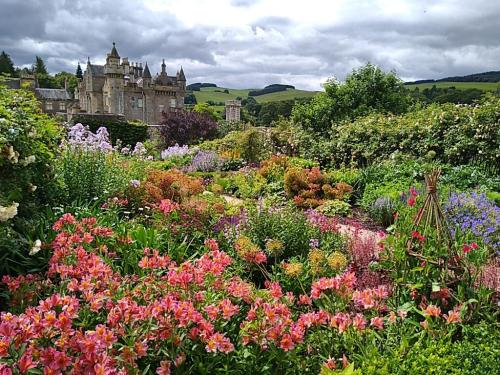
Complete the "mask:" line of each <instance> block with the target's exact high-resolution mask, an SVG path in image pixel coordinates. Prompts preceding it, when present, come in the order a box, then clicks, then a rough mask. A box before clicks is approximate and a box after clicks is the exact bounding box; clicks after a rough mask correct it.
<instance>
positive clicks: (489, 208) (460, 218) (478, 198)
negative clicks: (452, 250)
mask: <svg viewBox="0 0 500 375" xmlns="http://www.w3.org/2000/svg"><path fill="white" fill-rule="evenodd" d="M444 212H445V215H446V218H447V220H448V223H449V224H450V226H451V228H450V229H451V232H452V235H453V236H457V235H459V233H465V232H470V233H472V234H473V235H474V236H476V237H477V238H478V239H481V240H482V242H483V243H484V244H486V245H488V246H491V247H492V248H493V249H494V250H495V251H500V208H499V207H498V206H496V205H495V204H494V203H493V202H492V201H490V200H489V199H488V198H487V197H486V195H485V194H484V193H481V194H479V193H477V192H472V193H453V194H451V196H450V198H449V199H448V201H447V202H446V204H445V206H444Z"/></svg>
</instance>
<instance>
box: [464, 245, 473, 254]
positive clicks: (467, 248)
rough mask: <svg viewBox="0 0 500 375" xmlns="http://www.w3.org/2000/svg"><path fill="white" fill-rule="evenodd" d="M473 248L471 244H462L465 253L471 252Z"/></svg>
mask: <svg viewBox="0 0 500 375" xmlns="http://www.w3.org/2000/svg"><path fill="white" fill-rule="evenodd" d="M471 250H472V247H470V246H469V245H467V244H465V245H464V246H462V251H463V252H464V254H467V253H468V252H470V251H471Z"/></svg>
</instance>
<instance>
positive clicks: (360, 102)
mask: <svg viewBox="0 0 500 375" xmlns="http://www.w3.org/2000/svg"><path fill="white" fill-rule="evenodd" d="M324 88H325V92H324V93H321V94H319V95H317V96H316V97H314V98H313V100H312V101H311V102H310V103H308V104H303V105H299V106H296V107H295V108H294V110H293V121H294V123H296V124H299V125H300V126H301V127H302V128H304V129H306V130H307V129H309V130H312V131H314V132H320V133H322V132H325V131H328V130H329V129H330V128H331V126H332V123H334V122H338V121H342V120H354V119H356V118H358V117H361V116H365V115H367V114H369V113H372V112H378V113H393V114H400V113H404V112H406V111H407V110H408V108H409V107H410V105H411V103H412V99H411V96H410V95H409V92H408V90H407V89H406V88H405V87H404V84H403V81H402V80H401V79H399V77H398V76H396V74H395V73H394V72H388V73H386V72H384V71H382V70H381V69H380V68H378V67H377V66H375V65H372V64H366V65H365V66H363V67H361V68H359V69H357V70H353V72H352V73H351V74H349V75H348V76H347V78H346V81H345V82H339V81H338V80H336V79H335V78H332V79H329V80H328V81H327V82H326V83H325V84H324Z"/></svg>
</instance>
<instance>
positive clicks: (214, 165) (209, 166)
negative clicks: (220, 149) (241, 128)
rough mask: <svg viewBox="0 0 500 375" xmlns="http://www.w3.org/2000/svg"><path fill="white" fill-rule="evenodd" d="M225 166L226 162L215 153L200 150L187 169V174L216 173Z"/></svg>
mask: <svg viewBox="0 0 500 375" xmlns="http://www.w3.org/2000/svg"><path fill="white" fill-rule="evenodd" d="M223 165H224V160H223V159H222V158H221V157H219V155H217V154H216V153H215V152H212V151H203V150H200V151H198V152H197V153H196V155H195V156H194V157H193V159H192V160H191V164H189V165H188V166H187V168H186V171H187V172H215V171H219V170H220V169H221V168H222V166H223Z"/></svg>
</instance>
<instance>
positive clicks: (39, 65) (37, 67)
mask: <svg viewBox="0 0 500 375" xmlns="http://www.w3.org/2000/svg"><path fill="white" fill-rule="evenodd" d="M33 72H34V73H36V74H49V73H48V72H47V68H46V67H45V62H44V61H43V59H42V58H41V57H40V56H36V57H35V64H34V65H33Z"/></svg>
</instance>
